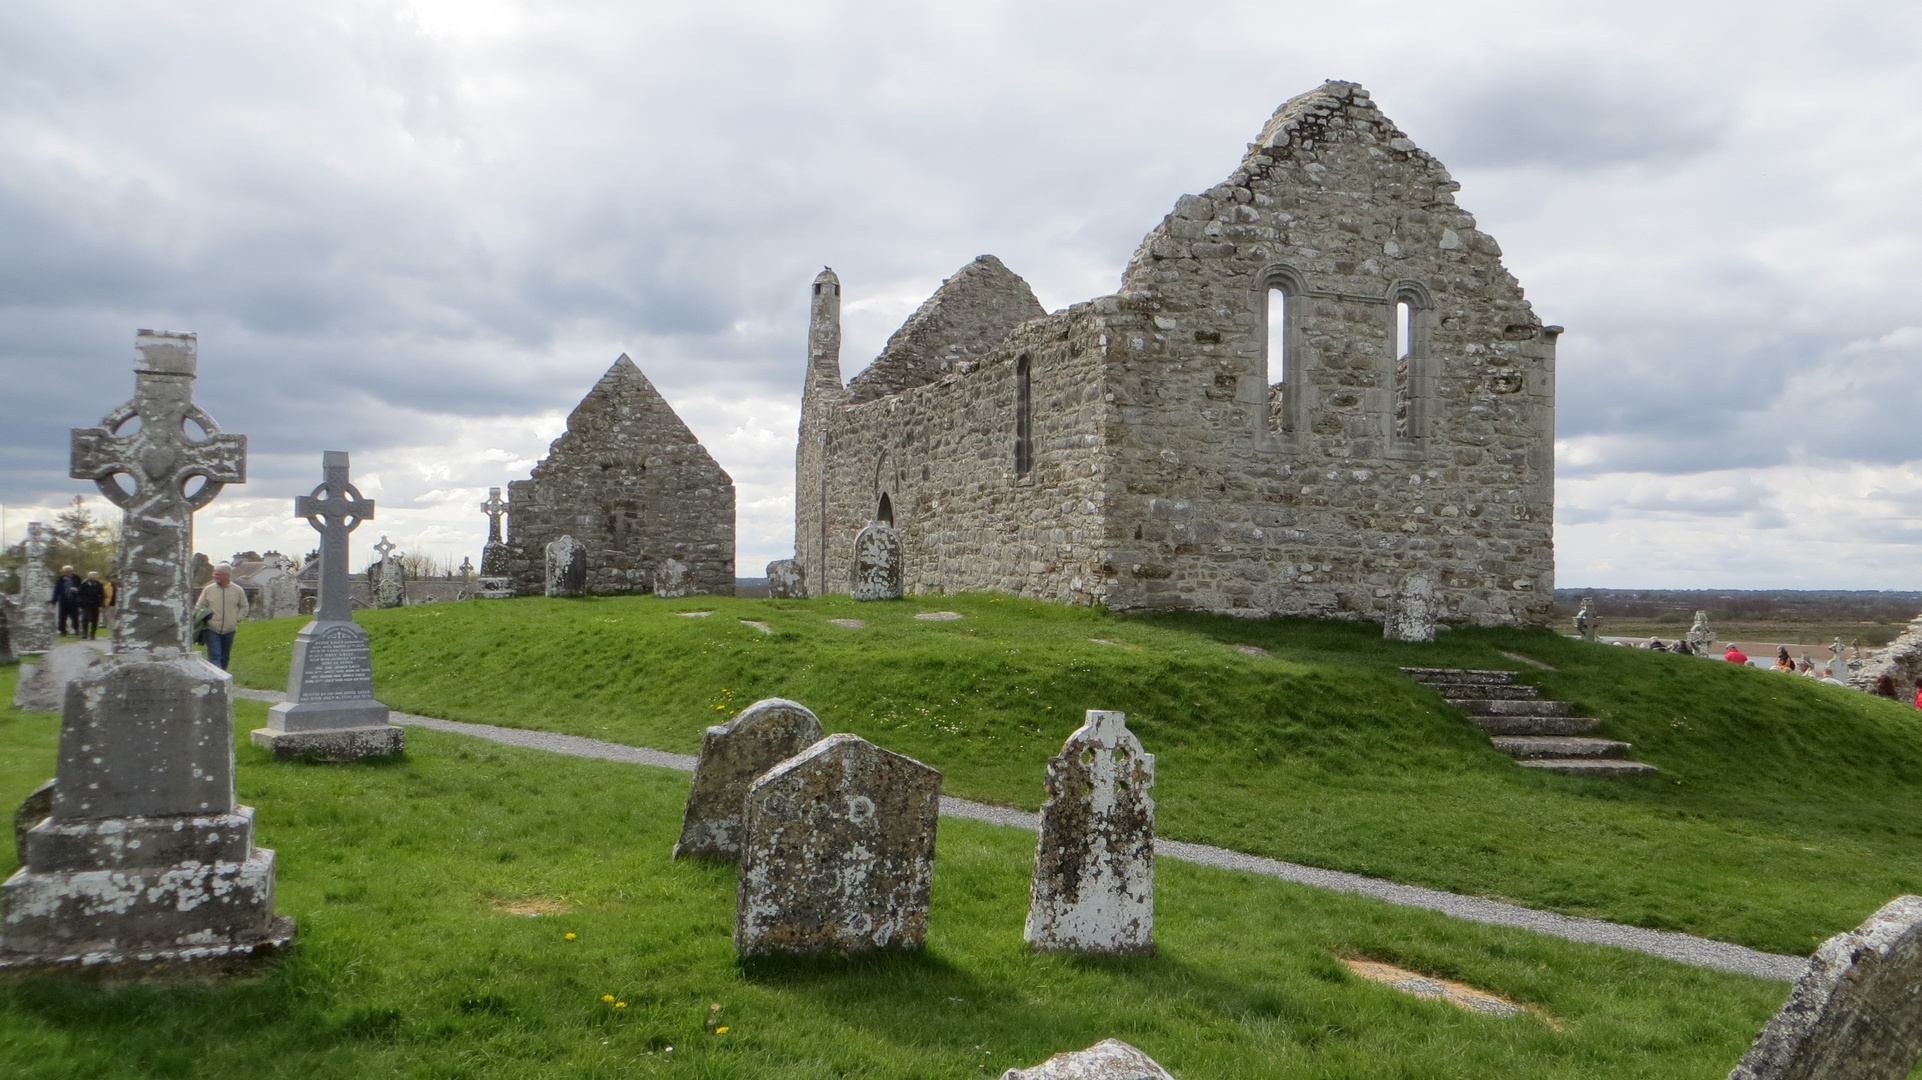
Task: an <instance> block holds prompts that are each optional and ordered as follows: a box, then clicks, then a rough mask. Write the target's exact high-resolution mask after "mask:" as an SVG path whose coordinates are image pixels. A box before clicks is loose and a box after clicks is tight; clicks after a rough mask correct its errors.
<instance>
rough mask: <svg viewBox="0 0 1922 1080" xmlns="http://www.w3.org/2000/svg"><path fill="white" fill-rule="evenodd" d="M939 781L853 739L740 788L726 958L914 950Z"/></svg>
mask: <svg viewBox="0 0 1922 1080" xmlns="http://www.w3.org/2000/svg"><path fill="white" fill-rule="evenodd" d="M940 814H941V774H940V773H939V772H936V771H935V770H933V769H931V768H929V767H927V766H926V765H923V764H921V763H920V762H918V761H915V760H914V759H912V758H906V757H902V756H901V755H900V754H894V753H890V752H888V751H886V750H883V749H881V748H880V747H878V746H875V745H874V744H873V743H870V742H868V741H867V740H866V739H862V738H859V737H857V736H854V735H829V736H828V737H827V738H825V739H822V740H821V741H820V742H817V743H815V744H814V745H813V746H810V747H808V748H807V749H806V750H803V751H802V752H801V753H799V754H797V755H795V756H794V757H791V758H789V759H787V760H786V761H783V762H781V763H780V764H779V765H776V766H775V767H774V768H772V769H769V770H768V771H767V772H766V773H765V774H764V775H762V776H761V778H760V779H758V780H756V781H754V784H753V785H752V786H751V787H750V788H749V789H748V795H747V800H746V805H745V822H744V827H743V833H742V840H741V878H740V882H741V883H740V889H739V892H738V893H737V895H736V898H735V909H734V948H735V950H736V951H737V952H739V953H741V954H742V955H744V956H751V955H755V954H760V953H796V952H822V951H833V952H843V953H855V952H871V951H874V950H877V949H918V948H920V947H921V946H922V945H924V944H926V942H927V937H928V888H929V886H930V884H931V883H932V881H933V877H934V832H935V826H936V824H937V822H938V821H939V820H940Z"/></svg>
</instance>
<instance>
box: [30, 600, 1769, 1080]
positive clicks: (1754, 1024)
mask: <svg viewBox="0 0 1922 1080" xmlns="http://www.w3.org/2000/svg"><path fill="white" fill-rule="evenodd" d="M475 606H476V607H479V606H480V605H475ZM573 606H574V607H576V608H584V609H586V610H590V611H593V610H613V611H622V610H630V611H632V610H640V609H642V608H644V607H646V606H647V605H645V604H642V605H635V604H634V603H633V602H627V603H618V604H617V603H609V604H606V605H596V604H588V605H573ZM565 609H566V606H562V607H559V608H548V607H546V606H544V605H541V604H538V603H536V604H524V605H523V604H511V605H498V606H496V607H495V608H494V611H495V612H498V614H497V615H490V616H489V617H490V618H492V619H494V620H496V621H497V622H501V623H505V622H509V621H518V620H531V621H532V622H535V623H537V622H538V620H534V619H533V617H534V616H535V615H536V614H538V613H542V612H545V611H549V610H565ZM442 610H443V611H444V612H445V614H444V615H440V616H438V619H436V617H434V616H423V617H422V619H423V621H424V622H436V621H438V622H440V623H441V625H449V624H447V623H446V622H445V620H447V619H454V618H456V617H457V612H458V617H460V618H465V617H467V616H466V613H465V612H464V611H460V609H456V608H452V607H449V608H445V609H442ZM868 614H870V615H876V614H877V613H875V612H874V611H873V609H868ZM416 615H417V613H415V612H402V613H401V614H400V615H399V616H396V615H394V614H391V613H389V614H382V615H377V616H370V618H369V622H370V623H371V624H373V625H374V626H375V627H376V631H375V633H376V639H377V640H380V641H382V642H383V644H382V646H381V648H382V650H383V652H385V651H386V650H389V649H390V648H391V647H392V644H393V641H394V637H395V633H396V630H397V628H399V627H403V626H406V625H408V624H407V623H406V622H404V621H402V620H403V619H404V618H413V617H416ZM717 618H718V616H717ZM885 618H886V616H878V617H877V622H879V621H884V620H885ZM984 621H985V620H984ZM1072 625H1074V623H1073V620H1071V619H1063V620H1062V621H1061V622H1060V623H1059V626H1060V627H1062V628H1065V627H1068V626H1072ZM977 628H978V626H977ZM724 629H725V628H724V627H723V626H722V625H720V624H710V625H709V626H708V627H707V629H706V630H705V631H701V630H696V633H697V634H699V633H706V634H708V635H722V636H721V637H720V638H719V639H720V640H725V637H724V635H723V631H724ZM1123 629H1124V630H1128V631H1131V632H1134V633H1138V634H1139V635H1141V639H1142V640H1143V641H1144V642H1152V641H1160V640H1165V639H1164V638H1163V637H1161V636H1160V635H1165V634H1169V633H1172V631H1168V630H1166V629H1156V628H1154V627H1149V626H1140V625H1135V626H1127V627H1124V628H1123ZM1244 629H1246V630H1248V631H1250V632H1253V631H1254V629H1255V628H1253V627H1247V628H1244ZM261 631H262V628H261V627H257V626H251V625H250V626H249V627H248V628H247V629H246V632H245V633H244V634H243V641H245V640H249V639H251V641H252V644H253V646H254V647H255V650H256V654H258V652H259V651H260V647H261V646H263V645H266V644H267V643H268V635H267V634H266V633H263V632H261ZM676 632H678V631H676ZM1062 632H1063V633H1066V630H1065V629H1063V630H1062ZM937 633H940V634H943V635H944V636H951V635H952V631H951V630H947V631H940V630H938V631H937ZM766 647H767V649H768V650H769V651H768V652H767V653H765V654H764V655H767V656H774V655H778V653H777V652H776V651H775V650H780V649H786V648H787V647H788V646H787V645H785V644H783V643H782V642H780V641H774V642H769V643H768V644H767V646H766ZM744 649H745V647H744V646H743V647H737V648H736V649H733V650H719V651H720V652H723V653H731V654H739V653H741V652H743V650H744ZM1143 651H1144V653H1145V652H1147V650H1146V649H1144V650H1143ZM692 652H693V653H694V654H695V655H698V653H699V650H698V649H695V650H692ZM1129 655H1135V654H1129ZM737 658H739V659H742V660H746V659H748V657H747V656H738V657H737ZM1233 670H1234V671H1235V672H1236V673H1238V674H1241V675H1245V674H1246V673H1245V672H1244V671H1242V669H1240V668H1235V669H1233ZM0 672H4V674H0V691H5V692H8V693H10V692H11V681H12V676H11V670H10V669H0ZM392 685H393V686H394V687H395V689H396V690H398V689H399V686H400V683H399V682H398V681H396V682H394V683H393V684H392ZM739 693H740V691H739V690H737V691H736V694H737V696H738V695H739ZM393 696H398V695H393ZM606 700H608V698H606V697H599V696H597V697H595V698H594V700H593V701H592V702H590V703H589V704H603V703H605V701H606ZM842 700H843V702H844V703H846V702H847V700H848V699H846V698H844V699H842ZM1050 700H1052V699H1050ZM410 704H414V705H416V706H420V705H421V703H419V702H410ZM1060 708H1061V707H1057V710H1056V711H1060ZM707 711H709V712H713V711H714V710H712V709H711V708H710V709H709V710H707ZM1044 711H1045V710H1044ZM264 712H265V710H264V706H262V705H260V704H258V703H255V702H248V701H241V702H238V703H237V704H236V713H237V730H238V731H239V732H241V733H244V732H245V731H246V730H248V729H249V728H252V727H254V726H257V725H259V724H260V723H262V722H263V720H264ZM717 715H718V713H717ZM917 715H918V714H917ZM601 719H603V720H606V721H608V723H609V724H610V726H612V725H613V723H614V718H612V717H602V718H601ZM1172 722H1173V721H1171V720H1163V721H1157V723H1172ZM1047 724H1053V721H1048V722H1047V723H1046V724H1044V725H1043V726H1047ZM1055 726H1058V725H1055ZM56 727H57V718H56V717H53V716H51V715H48V714H29V713H17V712H12V711H10V710H6V711H0V798H4V799H6V800H9V802H11V801H13V800H17V799H18V798H19V797H20V796H22V795H24V794H25V792H26V791H27V790H28V789H29V788H30V787H31V786H32V785H33V784H34V783H36V782H38V781H39V780H40V779H42V778H43V777H45V776H46V775H48V774H49V773H50V771H51V769H52V767H53V757H54V731H55V728H56ZM623 730H624V731H625V729H623ZM910 730H915V729H910ZM408 744H409V751H408V754H407V755H406V757H405V758H404V759H403V760H400V761H395V762H388V763H380V764H360V765H351V766H313V765H301V764H281V763H276V762H274V761H272V760H271V759H270V758H269V757H268V756H267V755H266V754H265V753H264V752H262V751H259V750H257V749H255V748H253V747H251V746H248V745H246V744H245V742H244V734H243V741H242V744H241V749H240V751H239V773H238V784H239V789H240V793H241V797H242V799H243V801H245V802H247V803H249V804H251V805H253V806H256V807H258V808H259V842H260V843H261V844H262V845H263V846H268V847H272V848H274V849H276V850H277V851H278V853H279V877H278V890H279V899H278V905H279V909H280V911H281V912H282V913H283V914H290V915H293V916H295V917H297V918H298V920H299V923H300V930H299V939H298V940H299V944H298V946H297V949H296V950H295V951H294V952H293V953H292V954H291V955H290V956H289V957H288V958H287V959H286V960H285V961H284V962H283V963H282V964H281V965H279V966H278V967H277V968H274V969H271V970H269V971H268V972H267V973H266V974H264V975H263V976H261V977H259V978H257V979H255V980H253V981H250V982H244V983H238V984H235V983H205V984H198V983H189V984H184V985H182V984H171V985H162V984H147V985H139V984H136V985H114V984H105V985H103V984H97V983H93V982H88V981H84V980H83V981H77V982H76V981H66V980H61V979H52V978H37V979H26V980H10V981H5V982H0V1075H5V1076H7V1077H9V1078H20V1080H55V1078H62V1080H65V1078H77V1080H119V1078H143V1080H144V1078H154V1077H195V1078H220V1077H243V1078H248V1080H255V1078H270V1077H289V1078H293V1077H298V1078H301V1080H309V1078H322V1080H324V1078H331V1077H370V1076H403V1077H415V1078H441V1077H445V1078H456V1077H459V1078H491V1077H525V1078H545V1077H553V1078H561V1077H566V1078H570V1080H572V1078H589V1080H594V1078H609V1080H611V1078H615V1077H621V1078H625V1077H633V1076H656V1075H659V1076H686V1077H704V1078H722V1077H747V1076H753V1077H766V1078H785V1077H809V1078H816V1077H819V1078H825V1077H841V1076H847V1077H901V1078H908V1077H917V1078H935V1077H952V1078H961V1077H981V1076H986V1077H995V1076H998V1075H999V1074H1000V1073H1001V1071H1002V1070H1004V1069H1006V1068H1008V1067H1009V1066H1012V1065H1023V1064H1031V1063H1034V1062H1038V1061H1040V1060H1041V1059H1043V1058H1045V1057H1047V1056H1048V1055H1049V1054H1051V1053H1055V1052H1058V1051H1061V1050H1064V1049H1070V1048H1078V1047H1081V1046H1086V1045H1089V1044H1091V1043H1093V1042H1095V1041H1097V1040H1099V1039H1102V1038H1107V1037H1120V1038H1124V1039H1127V1040H1128V1041H1130V1042H1133V1043H1135V1044H1136V1045H1138V1046H1140V1047H1142V1048H1143V1049H1144V1050H1146V1051H1148V1052H1149V1053H1150V1054H1152V1055H1153V1056H1155V1057H1156V1058H1157V1059H1159V1060H1160V1061H1161V1062H1162V1063H1163V1064H1165V1065H1167V1066H1168V1067H1169V1068H1170V1069H1171V1070H1173V1072H1174V1073H1175V1075H1177V1076H1181V1077H1184V1078H1188V1080H1202V1078H1209V1080H1216V1078H1219V1080H1230V1078H1241V1077H1248V1078H1256V1077H1259V1078H1277V1077H1280V1078H1289V1080H1293V1078H1309V1077H1315V1078H1323V1077H1325V1078H1356V1080H1368V1078H1376V1077H1380V1078H1402V1077H1422V1078H1424V1080H1446V1078H1456V1077H1459V1078H1475V1080H1481V1078H1484V1077H1489V1076H1500V1077H1517V1078H1562V1077H1566V1078H1571V1080H1572V1078H1581V1080H1594V1078H1598V1077H1638V1078H1670V1077H1673V1078H1678V1080H1679V1078H1685V1077H1701V1078H1707V1077H1719V1076H1721V1075H1723V1074H1724V1073H1726V1071H1727V1070H1728V1068H1729V1067H1730V1066H1731V1065H1732V1064H1733V1063H1734V1061H1735V1060H1736V1058H1737V1057H1739V1055H1740V1054H1741V1053H1742V1051H1743V1049H1744V1048H1745V1047H1746V1046H1747V1044H1748V1042H1749V1041H1750V1039H1751V1038H1752V1037H1753V1035H1754V1033H1755V1031H1756V1030H1757V1029H1758V1028H1759V1027H1760V1025H1761V1024H1762V1023H1763V1022H1764V1021H1765V1020H1766V1019H1767V1017H1768V1016H1769V1014H1770V1013H1771V1012H1772V1010H1773V1009H1774V1008H1775V1007H1776V1006H1777V1005H1778V1004H1779V1003H1780V1001H1781V1000H1782V998H1783V996H1784V993H1785V991H1786V987H1785V986H1784V985H1783V984H1781V983H1765V982H1760V981H1756V980H1751V979H1746V978H1742V977H1739V976H1733V975H1724V974H1719V973H1715V972H1708V971H1702V970H1697V969H1692V968H1686V967H1682V966H1680V965H1676V964H1671V963H1667V962H1664V961H1660V960H1655V959H1653V958H1649V957H1644V956H1640V955H1638V954H1634V953H1628V952H1623V951H1619V950H1612V949H1606V948H1599V947H1593V946H1582V945H1575V944H1571V943H1568V942H1563V941H1559V940H1556V939H1552V938H1546V937H1541V936H1538V935H1533V934H1528V933H1525V932H1521V931H1514V930H1503V929H1496V928H1491V927H1482V926H1477V925H1474V924H1469V923H1462V922H1458V921H1455V920H1451V919H1447V918H1444V917H1442V916H1439V915H1434V914H1432V913H1428V912H1421V911H1410V910H1406V909H1398V908H1392V907H1389V906H1387V905H1384V904H1380V903H1377V902H1374V901H1369V900H1363V899H1360V898H1355V897H1347V896H1342V895H1338V894H1331V893H1325V892H1320V891H1316V890H1310V889H1305V888H1301V887H1296V886H1291V885H1287V884H1284V883H1280V882H1275V881H1270V880H1266V879H1260V878H1255V877H1252V876H1249V875H1241V874H1235V873H1230V872H1226V871H1218V870H1212V869H1208V868H1204V867H1196V866H1191V865H1185V864H1179V863H1163V864H1162V868H1161V873H1160V875H1159V882H1158V891H1157V906H1158V918H1157V937H1158V939H1159V942H1160V946H1161V953H1160V955H1159V956H1158V957H1156V958H1153V959H1147V960H1128V961H1120V962H1104V961H1097V960H1086V959H1074V958H1066V957H1058V956H1035V955H1030V954H1029V953H1028V952H1027V951H1026V950H1025V949H1024V948H1023V947H1022V945H1021V940H1020V935H1021V920H1022V916H1023V913H1024V911H1025V904H1026V897H1027V885H1028V872H1029V861H1030V859H1031V857H1032V853H1033V843H1034V841H1033V838H1032V836H1031V835H1029V834H1025V833H1021V832H1019V831H1016V830H1012V829H1000V828H995V827H992V826H987V825H982V824H979V823H974V822H966V821H954V820H947V821H944V822H943V823H942V825H941V832H940V842H939V849H938V858H937V862H936V871H935V883H934V898H933V905H934V909H933V919H932V929H931V937H930V942H929V947H928V949H927V950H926V952H925V953H923V954H921V955H917V956H897V957H892V958H887V959H881V960H865V961H833V960H826V961H810V962H790V963H754V964H745V965H744V964H741V963H739V962H737V961H736V959H735V957H734V954H733V951H732V948H731V942H730V929H731V920H732V914H733V896H734V881H735V874H734V871H733V869H732V868H730V867H726V866H717V865H710V864H701V863H692V862H684V863H675V862H672V861H670V860H669V859H668V858H667V853H668V851H669V849H670V847H671V845H672V843H673V840H674V836H675V833H676V830H677V829H678V824H679V820H680V809H681V803H682V800H683V799H684V798H685V795H686V791H687V778H686V776H685V775H684V774H677V773H672V772H668V771H665V770H657V769H649V768H643V767H636V766H626V765H617V764H612V763H608V762H599V761H588V760H581V759H575V758H566V757H560V756H557V755H552V754H543V753H539V752H535V751H523V750H516V749H512V748H507V747H501V746H496V745H493V744H488V743H483V742H479V741H475V740H470V739H465V738H462V737H459V736H452V735H443V734H440V733H437V732H433V731H426V730H420V729H415V730H412V731H410V732H409V733H408ZM4 858H5V856H4V855H0V859H4ZM7 861H8V862H9V864H10V860H7ZM529 902H545V903H547V904H552V905H558V906H559V907H560V908H561V909H563V910H561V911H560V912H558V913H555V914H549V915H543V916H539V917H525V916H520V915H514V914H509V913H506V912H503V911H501V910H498V907H497V905H503V904H509V905H511V904H527V903H529ZM568 933H573V934H575V935H577V936H576V938H575V939H574V940H572V941H569V940H567V939H566V938H565V936H564V935H566V934H568ZM1342 956H1367V957H1374V958H1378V959H1383V960H1388V961H1391V962H1397V963H1400V964H1402V965H1403V966H1406V967H1411V968H1414V969H1417V970H1421V971H1423V972H1427V973H1431V974H1435V975H1440V976H1445V977H1452V978H1457V979H1461V980H1463V981H1466V982H1469V983H1472V984H1474V985H1477V986H1480V987H1482V988H1484V989H1487V990H1491V991H1494V992H1497V993H1501V994H1504V995H1507V996H1509V997H1511V998H1513V999H1515V1000H1518V1001H1521V1002H1524V1003H1526V1004H1528V1005H1530V1006H1532V1007H1534V1008H1536V1009H1539V1010H1540V1011H1541V1013H1542V1014H1545V1015H1546V1017H1547V1018H1549V1019H1550V1020H1552V1021H1553V1024H1551V1023H1550V1022H1548V1020H1545V1019H1543V1018H1542V1016H1540V1015H1525V1016H1519V1017H1510V1018H1496V1017H1489V1016H1484V1015H1479V1014H1472V1013H1468V1012H1465V1011H1462V1010H1459V1009H1457V1008H1455V1007H1454V1006H1451V1005H1447V1004H1442V1003H1436V1002H1429V1001H1424V1000H1420V999H1415V998H1412V997H1408V996H1406V995H1403V994H1401V993H1399V992H1397V991H1394V990H1391V989H1388V988H1386V987H1382V986H1378V985H1375V984H1372V983H1367V982H1363V981H1361V980H1359V979H1356V978H1354V977H1353V976H1351V975H1349V974H1348V973H1347V971H1346V969H1345V968H1344V967H1343V966H1341V965H1340V963H1339V962H1338V959H1337V958H1338V957H1342ZM604 994H612V995H615V996H616V998H617V1000H619V1001H624V1002H625V1003H626V1007H625V1008H622V1009H616V1008H614V1007H613V1006H612V1005H610V1004H608V1003H606V1002H603V1001H602V1000H601V998H602V995H604ZM717 1003H718V1004H720V1005H721V1006H722V1013H721V1019H720V1022H721V1023H723V1024H725V1025H727V1027H728V1028H729V1030H728V1031H727V1033H725V1034H714V1033H711V1032H710V1031H709V1030H708V1025H707V1023H706V1021H707V1018H708V1017H709V1015H710V1010H711V1007H712V1006H713V1005H714V1004H717ZM670 1046H671V1047H673V1049H672V1051H669V1050H668V1047H670Z"/></svg>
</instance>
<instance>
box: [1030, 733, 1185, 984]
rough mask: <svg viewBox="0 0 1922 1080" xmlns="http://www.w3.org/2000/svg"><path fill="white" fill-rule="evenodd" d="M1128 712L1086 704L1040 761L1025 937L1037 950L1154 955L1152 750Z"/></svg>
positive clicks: (1153, 768)
mask: <svg viewBox="0 0 1922 1080" xmlns="http://www.w3.org/2000/svg"><path fill="white" fill-rule="evenodd" d="M1127 719H1128V718H1127V714H1125V713H1118V712H1104V711H1101V710H1098V709H1090V710H1088V714H1087V723H1085V724H1083V725H1082V726H1081V727H1080V728H1079V729H1077V730H1076V731H1075V733H1074V734H1072V735H1070V736H1068V741H1067V742H1066V743H1064V744H1063V745H1062V747H1061V753H1060V754H1058V755H1056V756H1055V757H1053V758H1050V759H1049V761H1048V778H1047V787H1048V801H1047V802H1046V803H1044V804H1042V807H1041V837H1040V840H1039V842H1038V843H1037V844H1036V846H1035V855H1034V885H1033V888H1032V890H1031V891H1030V894H1029V900H1028V923H1027V927H1026V929H1024V930H1023V932H1022V938H1023V940H1025V941H1027V943H1028V944H1029V945H1030V946H1032V947H1034V948H1036V949H1044V950H1067V951H1074V952H1098V953H1136V954H1145V953H1153V952H1154V948H1155V942H1154V921H1155V804H1154V800H1153V799H1152V798H1150V797H1149V795H1148V789H1149V788H1151V787H1153V786H1154V782H1155V759H1154V755H1153V754H1147V753H1143V752H1142V749H1141V741H1140V740H1139V739H1137V738H1135V736H1134V733H1133V732H1131V731H1129V730H1128V725H1127Z"/></svg>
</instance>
